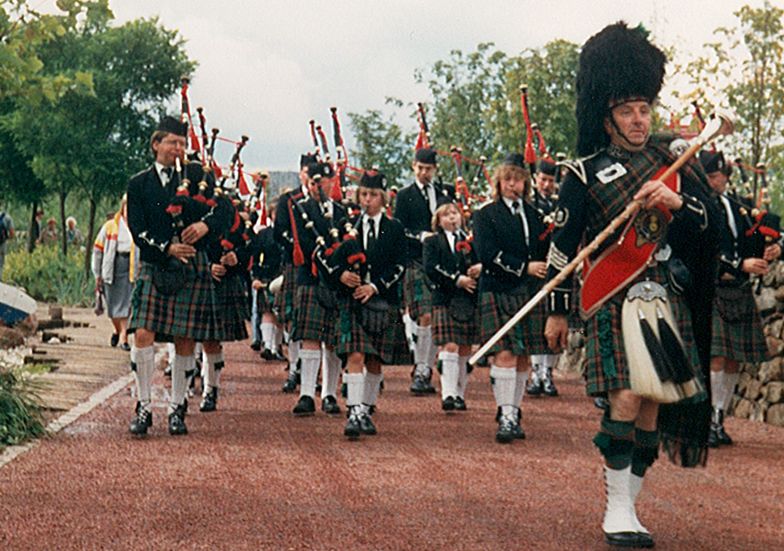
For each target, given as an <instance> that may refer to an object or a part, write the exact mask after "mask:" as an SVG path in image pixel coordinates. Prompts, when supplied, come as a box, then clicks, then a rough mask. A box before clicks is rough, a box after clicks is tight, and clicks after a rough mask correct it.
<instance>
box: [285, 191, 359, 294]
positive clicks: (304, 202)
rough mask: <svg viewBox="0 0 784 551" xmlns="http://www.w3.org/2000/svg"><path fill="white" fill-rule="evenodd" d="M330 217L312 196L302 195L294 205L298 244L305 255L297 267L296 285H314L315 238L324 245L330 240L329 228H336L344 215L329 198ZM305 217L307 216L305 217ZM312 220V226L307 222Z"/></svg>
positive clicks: (341, 208) (339, 206)
mask: <svg viewBox="0 0 784 551" xmlns="http://www.w3.org/2000/svg"><path fill="white" fill-rule="evenodd" d="M328 201H329V202H330V203H332V217H331V218H327V217H326V216H324V212H323V210H322V206H321V204H320V203H319V202H318V201H316V200H315V199H313V198H312V197H303V198H301V199H299V200H297V202H296V205H294V206H293V207H294V220H295V221H296V224H297V232H298V238H299V245H300V247H301V248H302V253H303V255H304V256H305V263H304V264H303V265H302V266H299V267H298V268H297V285H316V284H317V283H318V276H317V275H313V264H312V258H313V253H314V251H315V250H316V239H317V238H318V237H319V236H320V237H322V238H323V239H324V243H325V246H329V245H330V244H331V242H332V237H330V230H331V229H333V228H337V227H338V226H337V222H338V221H340V220H342V219H343V218H345V217H346V209H344V208H343V206H342V205H341V204H340V203H338V202H336V201H332V200H331V199H329V200H328ZM306 217H307V218H306ZM310 222H313V225H312V226H309V223H310Z"/></svg>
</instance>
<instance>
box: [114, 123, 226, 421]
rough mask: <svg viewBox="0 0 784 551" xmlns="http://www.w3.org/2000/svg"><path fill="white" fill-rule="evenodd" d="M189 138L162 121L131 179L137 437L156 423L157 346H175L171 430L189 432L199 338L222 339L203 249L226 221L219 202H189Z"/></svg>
mask: <svg viewBox="0 0 784 551" xmlns="http://www.w3.org/2000/svg"><path fill="white" fill-rule="evenodd" d="M186 135H187V125H186V124H184V123H181V122H180V121H179V120H177V119H175V118H173V117H164V118H163V119H162V120H161V122H160V124H159V125H158V128H157V130H156V131H155V132H154V133H153V135H152V138H151V140H150V148H151V150H152V152H153V155H154V156H155V163H154V164H153V165H152V166H150V167H149V168H147V169H145V170H144V171H142V172H140V173H138V174H136V175H135V176H133V177H132V178H131V179H130V181H129V182H128V228H129V229H130V231H131V235H132V236H133V240H134V243H136V246H137V247H138V248H139V251H140V260H141V268H140V270H139V276H138V278H137V279H136V284H135V287H134V290H133V296H132V298H131V318H130V321H129V324H128V330H129V332H133V333H135V338H134V344H133V347H132V348H131V369H132V370H133V372H134V375H135V379H136V390H137V396H138V402H137V404H136V412H135V416H134V419H133V421H132V422H131V425H130V431H131V433H133V434H135V435H144V434H147V430H148V429H149V428H150V427H151V426H152V412H151V406H150V390H151V387H152V377H153V374H154V372H155V349H154V341H155V340H156V339H157V340H173V341H174V346H175V350H176V355H175V357H174V362H173V368H172V374H171V375H172V390H171V402H170V404H169V427H168V428H169V433H170V434H172V435H180V434H186V433H187V432H188V431H187V427H186V426H185V413H186V407H187V402H186V392H187V377H188V374H189V373H193V372H195V359H194V356H193V351H194V344H195V341H209V340H214V339H216V338H220V333H219V328H218V319H217V315H216V312H215V307H214V305H215V302H216V298H215V287H214V285H213V280H212V276H211V274H210V268H209V260H208V257H207V252H206V248H207V245H208V243H209V241H210V240H211V239H215V238H217V237H218V236H220V235H221V234H222V233H223V232H224V230H225V229H226V227H227V224H228V216H227V215H226V211H225V210H222V207H221V206H220V205H219V204H218V203H216V202H209V203H208V202H204V203H201V202H197V201H193V200H192V199H190V195H191V194H192V190H191V189H190V187H189V185H188V184H189V183H190V182H186V180H188V178H187V177H186V176H197V174H198V173H197V174H193V175H190V174H188V173H187V172H186V173H184V171H183V170H182V167H181V164H180V163H181V162H182V160H183V159H184V154H185V146H186V139H185V137H186ZM186 166H187V168H188V172H190V171H193V170H194V169H195V170H198V169H199V168H200V165H199V164H198V163H190V164H188V165H186ZM201 181H205V184H206V180H203V179H202V178H201V177H200V176H197V177H193V182H194V185H197V184H195V182H198V183H199V184H200V183H201ZM207 185H209V184H207ZM209 187H210V188H211V186H209Z"/></svg>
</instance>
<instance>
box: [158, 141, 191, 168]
mask: <svg viewBox="0 0 784 551" xmlns="http://www.w3.org/2000/svg"><path fill="white" fill-rule="evenodd" d="M152 148H153V150H154V151H155V160H156V161H157V162H159V163H161V164H162V165H163V166H167V167H168V166H174V162H175V160H176V159H182V158H183V156H184V155H185V136H178V135H176V134H166V135H165V136H164V137H163V139H162V140H161V141H159V142H157V143H155V142H153V144H152Z"/></svg>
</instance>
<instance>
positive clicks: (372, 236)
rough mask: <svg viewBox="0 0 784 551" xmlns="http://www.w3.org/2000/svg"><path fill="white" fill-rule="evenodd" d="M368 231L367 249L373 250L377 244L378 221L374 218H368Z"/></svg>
mask: <svg viewBox="0 0 784 551" xmlns="http://www.w3.org/2000/svg"><path fill="white" fill-rule="evenodd" d="M368 224H370V225H369V227H368V232H367V244H366V246H365V250H368V251H369V250H371V249H372V248H373V247H375V246H376V221H375V220H373V219H372V218H368Z"/></svg>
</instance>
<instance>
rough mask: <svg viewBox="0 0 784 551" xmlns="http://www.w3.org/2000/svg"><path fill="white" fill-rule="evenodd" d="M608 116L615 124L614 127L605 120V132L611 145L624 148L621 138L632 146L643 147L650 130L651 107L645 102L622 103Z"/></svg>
mask: <svg viewBox="0 0 784 551" xmlns="http://www.w3.org/2000/svg"><path fill="white" fill-rule="evenodd" d="M610 116H611V117H612V120H613V121H614V122H615V127H613V125H612V123H611V122H610V121H609V120H607V121H605V130H607V133H608V134H609V135H610V141H611V142H612V143H614V144H615V145H618V146H620V147H624V146H625V145H626V144H625V143H624V141H623V139H622V138H626V141H628V142H629V144H631V145H633V146H636V147H641V146H643V145H645V142H646V141H647V140H648V135H649V132H650V130H651V105H650V104H649V103H648V102H647V101H629V102H626V103H622V104H621V105H618V106H616V107H613V109H612V111H611V112H610ZM619 134H620V135H619Z"/></svg>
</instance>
